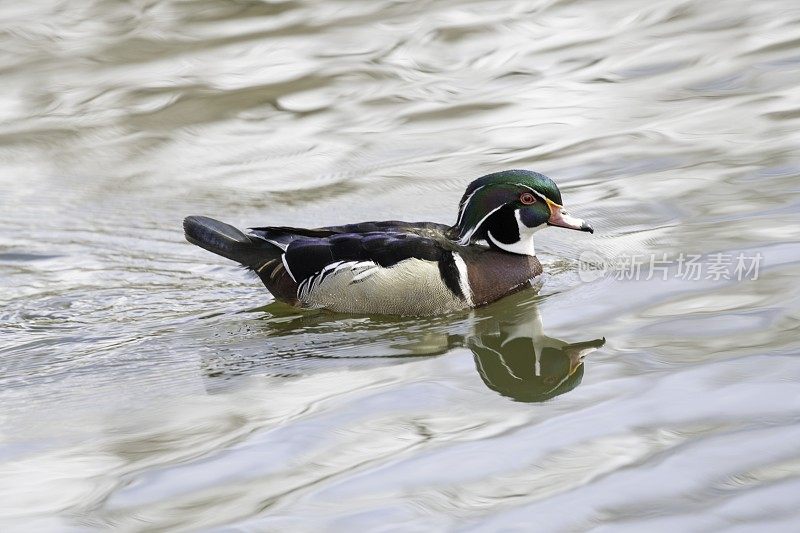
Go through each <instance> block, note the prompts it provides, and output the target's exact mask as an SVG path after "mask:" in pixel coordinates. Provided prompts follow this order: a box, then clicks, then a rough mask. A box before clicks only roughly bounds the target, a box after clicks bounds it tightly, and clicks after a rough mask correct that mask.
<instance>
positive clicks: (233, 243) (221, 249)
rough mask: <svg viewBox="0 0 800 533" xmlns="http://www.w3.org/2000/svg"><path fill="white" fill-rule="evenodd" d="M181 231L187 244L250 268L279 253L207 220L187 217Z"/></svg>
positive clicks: (228, 225)
mask: <svg viewBox="0 0 800 533" xmlns="http://www.w3.org/2000/svg"><path fill="white" fill-rule="evenodd" d="M183 231H184V233H185V234H186V240H187V241H189V242H190V243H192V244H196V245H197V246H199V247H201V248H205V249H206V250H208V251H209V252H214V253H215V254H217V255H221V256H222V257H227V258H228V259H232V260H234V261H237V262H239V263H241V264H243V265H244V266H247V267H250V268H253V269H257V268H259V267H260V266H261V265H263V264H264V263H266V262H267V261H269V260H270V259H273V258H275V257H277V256H278V255H279V254H280V249H279V248H277V247H276V246H273V245H271V244H269V243H268V242H266V241H264V240H262V239H258V238H251V237H249V236H248V235H245V234H244V233H242V232H241V231H239V230H238V229H236V228H234V227H233V226H231V225H230V224H225V223H224V222H220V221H219V220H214V219H213V218H209V217H203V216H190V217H186V218H185V219H184V220H183Z"/></svg>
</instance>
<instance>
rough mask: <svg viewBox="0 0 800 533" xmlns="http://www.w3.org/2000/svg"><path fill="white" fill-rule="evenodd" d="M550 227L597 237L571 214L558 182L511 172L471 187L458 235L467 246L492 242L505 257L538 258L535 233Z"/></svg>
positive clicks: (460, 214) (485, 178) (526, 172)
mask: <svg viewBox="0 0 800 533" xmlns="http://www.w3.org/2000/svg"><path fill="white" fill-rule="evenodd" d="M547 226H556V227H559V228H567V229H574V230H578V231H588V232H589V233H594V230H593V229H592V227H591V226H590V225H589V224H587V223H586V222H585V221H584V220H582V219H580V218H576V217H574V216H572V215H570V214H569V213H567V211H566V210H565V209H564V207H563V205H562V200H561V191H559V190H558V187H557V186H556V184H555V183H554V182H553V180H551V179H550V178H548V177H547V176H545V175H543V174H539V173H538V172H532V171H530V170H505V171H503V172H496V173H494V174H488V175H486V176H483V177H482V178H478V179H476V180H475V181H473V182H472V183H470V184H469V187H467V190H466V191H465V192H464V196H463V197H462V198H461V202H460V203H459V208H458V221H457V222H456V225H455V226H453V232H454V234H455V236H456V237H455V238H456V239H457V240H458V242H459V244H461V245H464V246H466V245H468V244H469V243H471V242H472V243H474V242H478V241H486V243H487V244H488V245H489V246H491V247H492V248H496V249H499V250H502V251H505V252H509V253H513V254H522V255H535V251H534V248H533V234H534V233H535V232H536V231H538V230H540V229H542V228H544V227H547Z"/></svg>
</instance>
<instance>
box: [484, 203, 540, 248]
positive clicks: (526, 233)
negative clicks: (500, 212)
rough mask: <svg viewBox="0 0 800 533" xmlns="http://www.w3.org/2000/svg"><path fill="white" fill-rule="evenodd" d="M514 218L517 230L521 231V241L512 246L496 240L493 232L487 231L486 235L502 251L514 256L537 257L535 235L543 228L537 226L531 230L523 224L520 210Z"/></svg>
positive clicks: (515, 212)
mask: <svg viewBox="0 0 800 533" xmlns="http://www.w3.org/2000/svg"><path fill="white" fill-rule="evenodd" d="M514 218H516V219H517V229H518V230H519V240H518V241H517V242H513V243H511V244H506V243H504V242H500V241H498V240H497V239H495V238H494V236H493V235H492V232H491V231H487V232H486V235H488V237H489V240H490V241H492V244H494V245H495V246H497V247H498V248H500V249H501V250H504V251H506V252H510V253H512V254H519V255H536V249H535V248H534V247H533V234H534V233H536V232H537V231H538V230H539V229H541V227H540V226H537V227H535V228H529V227H528V226H526V225H525V224H523V223H522V220H520V217H519V210H516V211H514Z"/></svg>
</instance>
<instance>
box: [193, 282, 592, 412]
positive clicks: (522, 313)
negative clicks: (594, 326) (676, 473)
mask: <svg viewBox="0 0 800 533" xmlns="http://www.w3.org/2000/svg"><path fill="white" fill-rule="evenodd" d="M538 301H539V298H538V296H537V295H536V293H535V291H524V292H521V293H518V294H515V295H512V296H510V297H508V298H505V299H504V300H501V301H500V302H497V303H495V304H493V305H490V306H487V307H485V308H482V309H478V310H476V311H474V312H472V313H470V314H468V315H452V316H446V317H434V318H430V319H419V318H391V317H358V316H351V315H339V314H333V313H330V312H327V311H321V312H310V313H298V312H297V311H296V310H294V309H292V308H288V307H286V306H283V305H282V304H274V305H270V306H267V307H264V308H261V309H258V310H255V311H258V312H259V313H265V316H264V317H263V319H262V320H258V321H256V325H255V326H254V325H253V323H252V322H250V323H249V325H247V326H243V327H238V328H237V329H236V330H234V331H228V332H227V333H228V334H229V335H230V337H231V339H232V340H231V343H230V345H229V347H223V348H221V349H220V350H218V351H217V352H215V353H213V354H209V355H206V356H204V357H203V369H204V374H205V377H206V378H207V380H206V388H207V390H208V391H209V392H211V393H215V392H219V391H221V390H228V389H230V388H231V387H232V386H235V383H236V379H235V378H237V377H241V376H247V375H269V376H280V377H282V378H286V379H291V378H295V377H299V376H303V375H308V374H312V373H317V372H322V371H330V370H345V369H349V370H355V369H364V368H369V367H375V366H381V365H387V364H396V363H401V362H407V361H410V360H413V359H415V358H419V357H432V356H438V355H443V354H446V353H449V352H451V351H452V350H454V349H457V348H467V349H469V350H470V351H471V352H472V353H473V355H474V358H475V367H476V370H477V371H478V374H479V375H480V377H481V379H482V380H483V382H484V383H485V384H486V386H487V387H489V388H490V389H492V390H493V391H495V392H498V393H500V394H502V395H503V396H507V397H509V398H512V399H514V400H517V401H521V402H542V401H545V400H549V399H550V398H553V397H555V396H558V395H560V394H564V393H565V392H569V391H570V390H572V389H574V388H575V387H576V386H578V384H580V382H581V379H582V377H583V366H584V365H583V362H584V357H585V356H586V355H587V354H588V353H590V352H592V351H594V350H596V349H597V348H599V347H601V346H603V344H604V343H605V339H604V338H601V339H593V340H589V341H583V342H575V343H569V342H566V341H564V340H561V339H556V338H553V337H549V336H547V335H546V334H545V333H544V329H543V324H542V317H541V314H540V311H539V305H538ZM259 347H260V349H259ZM343 379H346V378H343Z"/></svg>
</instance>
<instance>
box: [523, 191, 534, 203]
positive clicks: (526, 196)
mask: <svg viewBox="0 0 800 533" xmlns="http://www.w3.org/2000/svg"><path fill="white" fill-rule="evenodd" d="M519 201H520V202H522V203H523V204H525V205H531V204H532V203H534V202H535V201H536V197H535V196H534V195H533V194H532V193H529V192H524V193H522V194H520V195H519Z"/></svg>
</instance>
